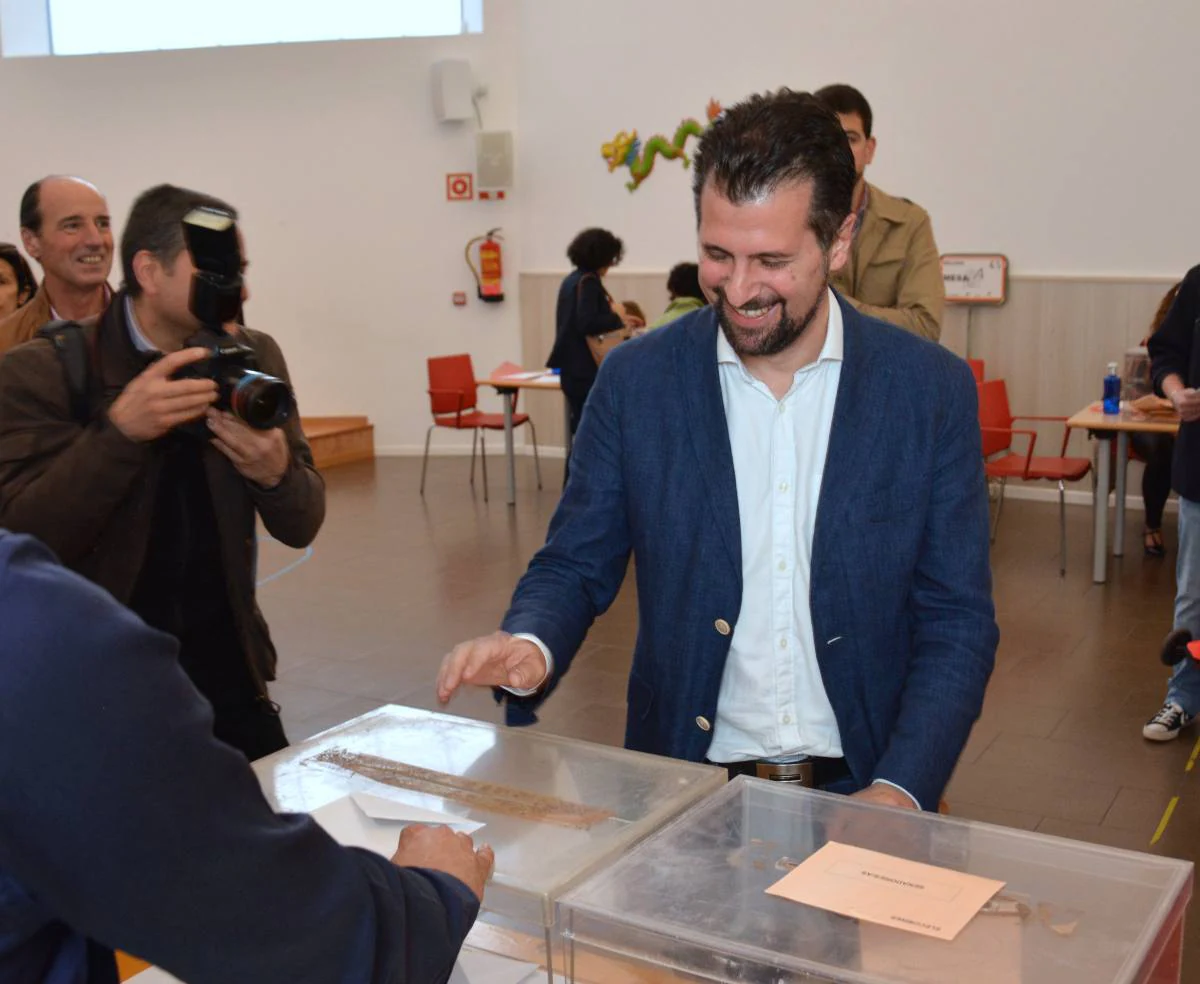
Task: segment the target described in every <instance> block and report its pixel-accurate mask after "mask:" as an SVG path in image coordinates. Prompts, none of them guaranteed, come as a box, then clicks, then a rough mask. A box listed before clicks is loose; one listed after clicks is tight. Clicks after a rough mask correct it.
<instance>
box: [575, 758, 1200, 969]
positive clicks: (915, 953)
mask: <svg viewBox="0 0 1200 984" xmlns="http://www.w3.org/2000/svg"><path fill="white" fill-rule="evenodd" d="M831 841H836V842H839V843H841V844H848V845H852V846H854V847H859V848H867V849H870V850H872V851H876V852H881V853H884V854H888V855H892V856H895V857H900V858H904V859H907V860H909V861H919V862H923V863H925V864H932V865H937V866H939V867H941V868H949V869H952V870H954V871H959V872H965V873H968V874H972V875H978V876H982V877H984V878H989V879H995V880H998V881H1003V882H1005V883H1006V884H1005V887H1004V888H1002V889H1001V890H1000V891H999V893H998V894H996V895H995V896H993V897H992V898H991V899H990V901H989V902H988V903H987V904H986V905H985V906H984V908H983V910H982V911H980V912H979V913H978V914H977V915H975V916H974V917H973V918H972V919H971V921H970V922H969V923H967V925H966V927H965V928H964V929H962V930H961V931H960V932H959V933H958V935H957V936H956V937H954V939H953V940H952V941H947V940H942V939H936V938H933V937H930V936H922V935H917V934H915V933H910V932H906V931H903V930H900V929H895V928H892V927H890V926H884V925H879V924H878V923H874V922H867V921H865V920H860V919H853V918H850V917H848V916H842V915H837V914H836V913H833V912H830V911H826V910H824V909H819V908H815V907H809V906H806V905H801V904H800V903H798V902H794V901H791V900H788V899H783V898H778V897H775V896H773V895H767V894H765V890H766V889H767V887H768V886H770V885H773V884H774V883H775V882H777V881H779V879H781V878H783V877H784V876H785V875H787V874H788V872H789V871H790V870H791V869H792V868H794V867H795V866H796V865H797V864H798V863H800V862H803V861H804V860H805V858H807V857H809V856H810V855H811V854H812V853H813V852H815V851H816V850H818V849H819V848H821V847H822V846H823V845H825V844H826V843H828V842H831ZM845 873H846V872H844V871H838V872H836V874H838V875H841V874H845ZM856 873H857V872H856ZM853 891H854V892H855V893H858V891H859V890H858V888H857V886H856V887H855V888H854V889H853ZM1191 893H1192V865H1191V863H1189V862H1185V861H1176V860H1172V859H1170V858H1161V857H1153V856H1150V855H1145V854H1137V853H1133V852H1129V851H1118V850H1113V849H1110V848H1105V847H1097V846H1093V845H1089V844H1082V843H1078V842H1076V841H1069V840H1063V839H1060V838H1056V837H1047V836H1044V835H1039V834H1031V833H1027V832H1024V831H1018V830H1010V829H1007V828H1003V827H996V826H992V825H990V824H983V823H974V822H970V821H964V820H956V819H953V818H950V817H941V816H937V815H935V814H929V813H916V812H913V811H905V810H897V809H890V808H884V807H878V806H870V805H866V804H862V803H859V802H857V801H855V800H852V799H849V798H847V797H840V796H833V795H830V794H827V793H820V792H812V791H809V790H805V789H799V788H796V787H785V786H781V785H780V784H776V783H770V782H766V781H764V780H760V779H746V778H742V777H739V778H738V779H735V780H734V781H733V782H731V783H729V784H728V785H727V786H726V787H725V788H724V789H722V790H721V791H720V792H718V793H716V794H714V795H713V796H711V797H709V798H708V799H707V800H705V801H704V802H702V803H699V804H697V805H696V806H695V807H693V808H692V809H690V810H689V811H688V812H687V813H685V814H683V815H682V816H680V817H679V818H677V819H676V820H674V821H673V822H671V823H670V824H668V825H667V826H666V827H664V828H663V829H662V830H660V831H658V832H657V833H656V834H654V835H652V836H651V837H649V838H647V839H646V840H645V841H643V842H642V843H641V844H640V845H639V846H638V847H637V848H635V849H634V850H632V851H630V852H629V853H627V854H625V855H624V856H623V857H621V858H620V859H619V860H617V861H616V862H615V863H613V864H611V865H609V866H607V867H606V868H604V869H603V870H601V871H599V872H597V874H595V875H594V876H592V877H591V878H589V879H588V880H587V881H585V882H583V883H582V884H581V885H579V886H578V887H577V888H575V889H573V890H571V891H570V892H568V893H566V894H565V895H564V896H563V897H562V898H561V899H560V900H559V913H558V918H559V928H560V932H561V933H562V935H563V941H564V942H563V950H564V960H565V963H566V966H567V979H568V980H569V981H580V982H582V981H586V982H588V984H602V982H603V984H623V982H637V984H658V982H666V981H725V982H733V981H737V982H739V984H748V982H761V984H784V982H805V984H818V982H820V984H830V982H838V984H842V982H856V984H868V982H869V984H900V982H904V984H1109V982H1122V984H1124V982H1137V984H1150V982H1152V984H1166V982H1168V981H1175V982H1177V981H1179V980H1180V968H1179V960H1180V953H1181V949H1182V942H1183V918H1184V911H1185V909H1186V907H1187V904H1188V901H1189V900H1190V898H1191ZM858 897H860V898H861V895H859V896H858ZM1193 973H1194V970H1193Z"/></svg>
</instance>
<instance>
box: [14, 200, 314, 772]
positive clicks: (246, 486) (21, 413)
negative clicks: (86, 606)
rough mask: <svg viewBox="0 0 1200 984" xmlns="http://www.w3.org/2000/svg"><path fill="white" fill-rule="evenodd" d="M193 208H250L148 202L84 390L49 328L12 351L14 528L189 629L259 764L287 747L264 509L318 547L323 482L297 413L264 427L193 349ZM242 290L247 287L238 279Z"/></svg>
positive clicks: (133, 216)
mask: <svg viewBox="0 0 1200 984" xmlns="http://www.w3.org/2000/svg"><path fill="white" fill-rule="evenodd" d="M196 209H212V210H216V212H217V213H225V215H226V216H227V217H228V218H229V219H234V218H236V213H235V212H234V210H233V209H232V208H231V207H229V206H228V205H226V204H225V203H223V202H221V201H219V200H217V199H215V198H212V197H210V196H208V195H203V194H200V193H198V192H194V191H189V190H186V189H183V188H176V187H173V186H171V185H160V186H158V187H156V188H152V189H150V190H149V191H147V192H145V193H143V194H142V195H141V196H140V197H139V198H138V199H137V201H136V202H134V205H133V209H132V210H131V212H130V214H129V219H128V221H127V223H126V225H125V232H124V235H123V236H122V238H121V262H122V264H123V266H124V270H125V285H124V287H123V289H122V290H121V291H120V292H119V293H117V294H116V295H115V296H114V297H113V299H112V302H111V303H110V304H109V305H108V307H107V308H106V309H105V311H104V313H103V314H102V315H100V317H99V318H98V319H97V320H95V321H90V322H85V323H84V328H83V333H82V334H83V341H85V342H86V356H87V366H86V368H87V382H86V388H85V394H84V399H83V400H80V399H79V398H78V396H79V394H78V393H77V392H76V391H77V390H78V388H79V387H78V386H75V385H73V384H72V382H71V377H72V373H71V371H70V364H69V363H70V360H69V359H68V358H67V356H66V354H64V352H63V351H62V348H63V346H62V345H61V344H59V345H58V350H57V351H56V344H55V343H53V342H51V341H49V340H47V339H44V338H39V339H35V340H33V341H31V342H28V343H26V344H24V345H20V346H18V347H17V348H15V349H13V350H12V351H11V352H9V353H7V354H6V355H5V356H4V357H3V359H2V360H0V527H7V528H8V529H10V530H13V531H14V532H21V533H30V534H32V535H34V536H37V537H39V538H40V539H41V540H42V541H43V542H45V543H46V544H47V545H48V546H50V547H51V548H52V549H53V550H54V551H55V552H56V553H57V554H58V556H59V557H60V558H61V560H62V561H63V563H64V564H66V565H67V566H68V567H71V568H73V569H74V570H76V571H78V572H79V573H80V574H83V575H84V576H85V577H87V578H89V579H90V580H92V581H95V582H96V583H97V584H99V585H100V586H102V587H104V588H105V589H107V590H108V591H109V592H110V593H111V594H112V595H113V596H114V597H116V598H117V600H118V601H120V602H122V603H124V604H126V605H128V606H129V607H130V608H132V609H133V610H134V611H135V612H136V613H137V614H138V615H140V616H141V617H142V618H143V619H144V620H145V621H146V622H147V623H148V624H150V625H151V626H152V627H154V628H157V629H160V630H162V631H164V632H167V633H169V634H170V635H173V636H175V637H176V638H177V639H178V640H179V643H180V652H179V659H180V662H181V663H182V665H183V668H184V670H186V672H187V674H188V675H189V676H190V677H191V679H192V681H193V682H194V683H195V685H196V687H197V689H198V690H199V691H200V692H201V693H202V694H203V695H204V696H205V697H206V698H208V700H209V701H210V702H211V703H212V705H213V710H214V715H215V721H214V733H215V735H216V737H217V738H219V739H220V740H222V741H224V742H226V743H227V744H229V745H232V746H234V747H235V748H238V749H240V750H241V751H242V752H243V753H244V754H245V755H246V757H247V758H249V759H252V760H253V759H256V758H259V757H261V756H263V755H266V754H269V753H270V752H273V751H276V750H278V749H280V748H282V747H284V746H285V745H286V744H287V739H286V737H285V736H284V733H283V727H282V725H281V723H280V721H279V715H278V707H277V706H276V705H274V704H273V703H272V702H271V700H270V699H269V697H268V693H267V681H268V680H271V679H273V678H274V670H275V650H274V647H273V646H272V644H271V640H270V636H269V634H268V632H267V626H266V623H265V621H264V620H263V617H262V614H261V613H260V612H259V610H258V606H257V604H256V602H255V597H254V572H255V562H256V541H255V514H256V513H257V514H258V515H259V516H261V517H262V520H263V523H264V525H265V526H266V528H267V530H268V532H270V534H271V535H272V536H274V537H275V538H276V539H278V540H280V541H282V542H283V543H285V544H287V545H288V546H291V547H304V546H307V545H308V544H309V543H311V542H312V540H313V539H314V538H315V537H316V535H317V531H318V530H319V529H320V526H321V522H322V520H323V519H324V515H325V490H324V484H323V482H322V481H321V478H320V476H319V475H318V474H317V472H316V471H315V469H314V468H313V465H312V455H311V452H310V451H309V448H308V444H307V442H306V441H305V440H304V435H303V434H302V432H301V430H300V421H299V417H298V414H296V413H295V412H292V413H291V415H290V419H288V420H286V422H285V423H284V424H283V426H282V427H281V428H279V427H274V428H270V429H266V430H256V429H254V428H252V427H250V426H248V425H247V424H246V423H245V422H244V421H243V420H240V419H238V418H237V417H236V416H235V415H234V414H232V413H230V412H228V410H227V409H218V406H217V404H218V403H219V402H220V403H222V404H223V403H224V402H227V401H225V400H224V399H223V396H222V391H221V387H220V386H218V383H217V382H215V381H214V380H213V379H212V378H205V376H206V373H207V374H213V375H216V374H217V372H216V370H217V369H218V368H219V366H218V365H217V363H218V359H215V358H213V359H210V358H209V355H210V353H209V350H207V349H205V348H196V347H185V344H186V343H187V342H188V340H189V339H191V338H192V336H193V335H195V334H196V333H197V331H198V330H199V329H200V328H201V323H200V320H199V319H198V318H197V316H196V315H195V314H194V313H193V310H192V308H193V305H192V300H193V293H194V292H195V295H196V297H203V296H206V295H203V294H201V288H202V287H204V284H203V283H202V282H201V278H196V277H195V274H196V264H195V263H194V262H193V256H192V255H191V253H190V252H189V250H188V249H187V248H186V246H185V242H184V227H183V220H184V218H185V217H186V216H188V215H189V213H192V212H193V211H194V210H196ZM230 239H231V241H232V242H233V243H235V244H236V243H238V242H239V241H240V240H238V239H235V238H234V237H233V235H231V236H230ZM232 252H233V254H234V255H233V257H232V263H233V268H234V270H235V271H240V268H241V267H243V266H244V261H243V260H242V258H241V257H240V255H238V250H237V248H236V245H235V247H234V249H233V250H232ZM226 259H230V258H226ZM206 266H207V265H206ZM194 279H195V280H196V287H195V291H194V289H193V280H194ZM228 286H231V287H232V289H233V290H234V291H240V290H241V286H240V272H239V273H237V275H235V276H234V277H233V278H232V280H231V281H230V284H229V285H227V287H228ZM234 299H235V301H236V300H237V297H236V296H235V298H234ZM224 327H225V330H226V331H227V332H232V333H234V334H235V335H236V339H237V341H240V342H244V343H245V344H246V345H247V346H248V347H249V349H250V350H252V351H253V353H254V354H255V355H256V356H257V362H258V367H259V368H260V369H261V370H262V371H263V372H264V373H268V374H270V375H271V376H277V377H279V378H280V379H282V380H284V381H286V380H287V378H288V377H287V368H286V366H285V365H284V361H283V356H282V354H281V353H280V351H279V347H278V345H276V343H275V342H274V340H273V339H271V338H270V337H269V336H268V335H264V334H262V333H261V332H255V331H250V330H248V329H245V328H240V327H238V326H236V325H226V326H224ZM59 341H61V339H56V342H59ZM181 370H187V371H188V377H189V378H181V377H180V376H179V373H180V371H181ZM81 403H82V409H81V406H80V404H81Z"/></svg>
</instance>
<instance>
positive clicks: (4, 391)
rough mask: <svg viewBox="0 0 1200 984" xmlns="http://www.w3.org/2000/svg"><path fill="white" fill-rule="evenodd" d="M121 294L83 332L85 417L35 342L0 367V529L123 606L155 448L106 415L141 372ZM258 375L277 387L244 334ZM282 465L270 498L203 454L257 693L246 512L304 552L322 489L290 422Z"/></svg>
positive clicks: (265, 665)
mask: <svg viewBox="0 0 1200 984" xmlns="http://www.w3.org/2000/svg"><path fill="white" fill-rule="evenodd" d="M124 309H125V307H124V292H121V293H118V294H116V295H115V296H114V297H113V299H112V303H111V304H110V305H109V306H108V309H107V310H106V311H105V312H104V314H103V315H101V316H100V318H99V319H98V321H93V322H91V323H90V324H88V323H85V324H86V328H85V331H86V334H87V339H88V342H89V348H90V350H91V354H92V357H93V358H92V372H93V377H94V380H95V386H94V388H95V390H96V392H95V396H94V399H93V405H94V407H95V411H94V413H93V415H92V417H91V420H90V421H89V422H88V423H87V424H86V425H85V424H83V423H81V422H80V421H79V420H77V419H75V418H74V417H73V416H72V413H71V408H70V397H69V393H68V389H67V383H66V378H65V376H64V373H63V367H62V363H61V361H60V359H59V357H58V354H57V353H56V352H55V351H54V348H53V347H52V345H51V343H50V342H49V341H47V340H45V339H35V340H33V341H31V342H27V343H25V344H23V345H19V346H18V347H17V348H15V349H12V350H11V351H10V352H8V353H6V354H5V355H4V356H3V357H2V358H0V527H3V528H6V529H9V530H12V531H13V532H17V533H30V534H32V535H34V536H36V537H38V538H39V539H40V540H42V542H44V543H45V544H46V545H47V546H49V547H50V548H51V549H53V550H54V552H55V553H56V554H58V557H59V559H60V560H61V561H62V562H63V563H64V564H65V565H66V566H67V567H70V568H72V569H73V570H75V571H78V572H79V573H80V574H82V575H83V576H84V577H86V578H88V579H89V580H91V581H94V582H95V583H97V584H99V585H100V586H101V587H103V588H105V589H107V590H108V591H109V592H110V593H111V594H112V595H113V596H114V597H115V598H117V600H118V601H120V602H122V603H123V604H124V603H128V602H129V599H130V597H131V595H132V592H133V590H134V587H135V585H136V583H137V578H138V574H139V572H140V571H141V568H142V565H143V562H144V558H145V555H146V546H147V543H148V541H149V538H150V533H151V530H150V523H151V519H152V517H153V515H154V503H155V496H156V494H157V491H158V475H159V472H160V470H161V465H162V459H161V455H160V454H159V453H158V449H157V448H156V442H153V441H151V442H147V443H144V444H139V443H136V442H134V441H131V440H129V439H128V438H127V437H125V435H124V434H122V433H121V432H120V431H119V430H117V428H116V427H115V426H113V424H112V423H111V422H110V421H109V419H108V407H110V406H111V405H112V403H113V401H114V400H115V399H116V398H117V396H118V395H119V394H120V392H121V391H122V390H123V389H124V388H125V386H126V385H128V383H129V382H130V381H131V380H132V379H133V378H134V377H135V376H137V375H138V374H139V373H140V372H141V371H142V370H143V369H144V368H145V367H146V365H147V361H146V358H145V356H144V355H142V354H141V353H139V352H138V351H137V350H136V349H135V348H134V346H133V342H132V340H131V338H130V336H129V328H128V325H127V324H126V321H125V315H124ZM244 331H245V340H246V341H247V342H248V344H250V345H251V346H252V347H253V348H254V349H255V351H256V353H257V356H258V361H259V366H260V368H261V369H262V371H263V372H266V373H269V374H270V375H273V376H278V377H279V378H281V379H284V380H287V379H288V373H287V366H286V364H285V363H284V360H283V354H282V353H281V352H280V350H279V346H278V345H277V344H276V343H275V340H274V339H272V338H271V337H270V336H269V335H265V334H263V333H262V332H257V331H251V330H249V329H245V330H244ZM284 431H285V433H286V435H287V439H288V445H289V448H290V450H291V463H290V465H289V466H288V470H287V473H286V474H285V475H284V478H283V481H282V482H280V483H279V485H277V486H276V487H275V488H273V489H262V488H259V487H257V486H256V485H254V484H253V483H251V482H248V481H247V480H246V479H244V478H242V476H241V475H239V474H238V472H237V471H236V470H235V469H234V467H233V465H232V464H231V463H230V462H229V460H228V459H227V458H225V457H224V456H223V455H222V454H221V453H220V452H218V451H217V450H216V449H215V448H212V447H211V446H210V447H207V448H205V451H204V465H205V471H206V474H207V476H208V486H209V490H210V492H211V494H212V499H213V505H214V509H215V513H216V518H217V528H218V531H219V536H220V541H221V556H222V558H223V561H224V574H225V581H226V585H227V586H228V590H229V602H230V606H231V608H232V610H233V614H234V618H235V620H236V621H237V629H238V633H239V636H240V637H241V640H242V647H243V651H244V652H245V653H246V654H247V658H248V660H249V663H250V669H251V673H252V674H253V676H254V678H255V680H256V681H257V683H258V686H259V688H260V690H263V691H264V692H265V681H267V680H272V679H274V676H275V649H274V646H273V645H272V644H271V639H270V636H269V634H268V632H267V625H266V622H265V621H264V619H263V617H262V614H261V612H260V611H259V609H258V604H257V602H256V601H255V591H254V579H255V567H256V557H257V549H256V539H255V513H256V512H257V514H258V515H259V516H261V517H262V521H263V524H264V525H265V526H266V528H267V531H268V532H269V533H270V534H271V536H273V537H275V539H277V540H279V541H280V542H282V543H285V544H287V545H288V546H290V547H297V548H299V547H305V546H307V545H308V544H310V543H311V542H312V541H313V539H315V537H316V535H317V531H318V530H319V529H320V528H321V523H322V521H323V520H324V518H325V484H324V482H323V481H322V479H321V476H320V475H319V474H318V473H317V471H316V469H315V468H314V467H313V459H312V452H311V451H310V449H309V446H308V442H307V441H306V440H305V439H304V434H303V432H302V431H301V429H300V419H299V414H298V413H297V414H295V415H293V417H292V419H291V420H289V421H288V422H287V424H286V425H285V426H284Z"/></svg>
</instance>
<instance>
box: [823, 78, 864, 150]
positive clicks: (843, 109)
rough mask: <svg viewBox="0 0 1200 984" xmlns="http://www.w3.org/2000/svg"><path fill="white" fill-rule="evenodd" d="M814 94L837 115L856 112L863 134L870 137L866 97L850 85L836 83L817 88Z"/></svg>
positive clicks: (847, 114)
mask: <svg viewBox="0 0 1200 984" xmlns="http://www.w3.org/2000/svg"><path fill="white" fill-rule="evenodd" d="M814 95H815V96H816V97H817V98H818V99H820V100H821V102H823V103H824V104H825V105H826V106H828V107H829V108H830V109H832V110H833V111H834V112H835V113H837V114H838V115H839V116H849V115H850V114H851V113H857V114H858V118H859V119H860V120H862V124H863V136H864V137H866V138H867V139H868V140H870V139H871V104H870V103H869V102H867V97H866V96H864V95H863V94H862V93H861V92H859V91H858V90H857V89H856V88H854V86H852V85H845V84H843V83H840V82H839V83H838V84H837V85H827V86H825V88H823V89H818V90H817V91H816V92H815V93H814Z"/></svg>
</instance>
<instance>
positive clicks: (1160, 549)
mask: <svg viewBox="0 0 1200 984" xmlns="http://www.w3.org/2000/svg"><path fill="white" fill-rule="evenodd" d="M1178 293H1179V284H1175V286H1174V287H1172V288H1171V289H1170V290H1169V291H1167V293H1166V294H1165V295H1164V296H1163V299H1162V301H1161V303H1160V304H1159V305H1158V310H1157V311H1156V312H1155V314H1154V320H1153V321H1151V322H1150V331H1149V332H1147V334H1146V337H1145V338H1143V339H1142V344H1143V345H1145V344H1146V343H1147V342H1149V341H1150V336H1151V335H1153V334H1154V333H1155V332H1156V331H1158V329H1159V326H1160V325H1161V324H1162V323H1163V319H1164V318H1166V316H1167V312H1168V311H1169V310H1171V304H1172V302H1173V301H1174V300H1175V295H1176V294H1178ZM1146 371H1147V373H1149V371H1150V366H1149V362H1147V364H1146ZM1151 399H1154V400H1157V397H1152V398H1151ZM1129 446H1130V447H1131V448H1132V449H1133V451H1134V453H1135V454H1136V455H1137V456H1138V457H1139V458H1141V459H1142V461H1144V462H1145V463H1146V468H1145V470H1144V471H1143V472H1142V502H1143V503H1144V504H1145V510H1146V526H1145V529H1144V530H1143V532H1142V549H1143V550H1144V551H1145V553H1146V556H1148V557H1162V556H1163V555H1164V554H1165V553H1166V552H1167V551H1166V546H1165V545H1164V544H1163V536H1162V516H1163V507H1164V506H1165V505H1166V504H1167V496H1169V495H1170V494H1171V459H1172V457H1173V456H1174V453H1175V438H1174V437H1172V436H1171V435H1170V434H1154V433H1137V432H1135V433H1133V434H1130V435H1129Z"/></svg>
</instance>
